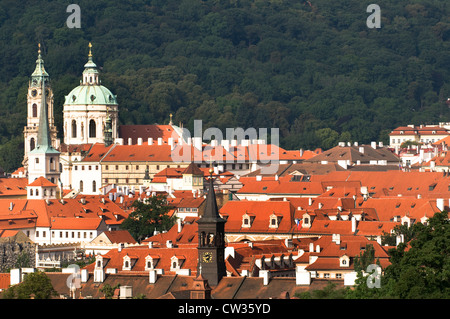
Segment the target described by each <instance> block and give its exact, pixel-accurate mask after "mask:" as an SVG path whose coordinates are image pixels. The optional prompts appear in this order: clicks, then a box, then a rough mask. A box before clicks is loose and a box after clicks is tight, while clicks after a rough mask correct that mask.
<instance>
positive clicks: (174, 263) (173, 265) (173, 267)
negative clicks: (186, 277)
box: [170, 256, 185, 271]
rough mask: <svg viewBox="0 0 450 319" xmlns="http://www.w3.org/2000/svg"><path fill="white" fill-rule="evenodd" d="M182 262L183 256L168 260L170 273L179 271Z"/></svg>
mask: <svg viewBox="0 0 450 319" xmlns="http://www.w3.org/2000/svg"><path fill="white" fill-rule="evenodd" d="M184 260H185V258H184V256H173V257H172V258H170V271H178V270H180V269H181V266H182V265H183V262H184Z"/></svg>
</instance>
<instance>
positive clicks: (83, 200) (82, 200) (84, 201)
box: [80, 197, 86, 205]
mask: <svg viewBox="0 0 450 319" xmlns="http://www.w3.org/2000/svg"><path fill="white" fill-rule="evenodd" d="M80 203H81V204H83V205H85V204H86V198H84V197H82V198H80Z"/></svg>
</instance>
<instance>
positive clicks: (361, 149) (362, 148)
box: [359, 146, 364, 154]
mask: <svg viewBox="0 0 450 319" xmlns="http://www.w3.org/2000/svg"><path fill="white" fill-rule="evenodd" d="M359 152H360V153H362V154H364V147H363V146H360V147H359Z"/></svg>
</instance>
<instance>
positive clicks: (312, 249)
mask: <svg viewBox="0 0 450 319" xmlns="http://www.w3.org/2000/svg"><path fill="white" fill-rule="evenodd" d="M309 252H310V253H312V252H314V243H309Z"/></svg>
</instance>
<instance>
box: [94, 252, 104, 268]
mask: <svg viewBox="0 0 450 319" xmlns="http://www.w3.org/2000/svg"><path fill="white" fill-rule="evenodd" d="M95 259H96V260H95V269H103V266H104V265H103V257H102V256H100V255H98V256H97V257H95Z"/></svg>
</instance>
